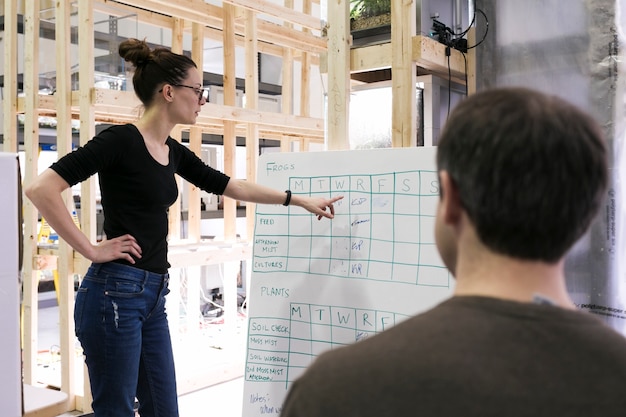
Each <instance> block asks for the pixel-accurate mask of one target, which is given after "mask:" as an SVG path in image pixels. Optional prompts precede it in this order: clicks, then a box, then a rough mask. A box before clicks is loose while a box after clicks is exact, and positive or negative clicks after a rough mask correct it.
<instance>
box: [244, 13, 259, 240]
mask: <svg viewBox="0 0 626 417" xmlns="http://www.w3.org/2000/svg"><path fill="white" fill-rule="evenodd" d="M245 16H246V48H245V57H246V58H245V60H246V108H247V109H250V110H256V109H257V108H258V107H259V59H258V56H259V49H258V39H257V36H256V34H257V27H256V23H257V18H256V13H255V12H254V11H253V10H250V9H246V11H245ZM258 160H259V126H258V125H257V124H256V123H248V124H247V129H246V180H247V181H251V182H256V172H257V165H258ZM254 215H255V204H253V203H246V237H247V238H248V239H249V240H251V239H252V237H253V236H254V220H255V217H254Z"/></svg>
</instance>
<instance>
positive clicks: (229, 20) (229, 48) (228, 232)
mask: <svg viewBox="0 0 626 417" xmlns="http://www.w3.org/2000/svg"><path fill="white" fill-rule="evenodd" d="M235 15H236V9H235V6H233V5H231V4H224V33H223V35H224V40H223V43H224V71H223V72H224V104H225V105H227V106H233V107H234V106H235V100H236V87H237V86H236V76H235ZM203 107H204V109H203V110H206V105H205V106H203ZM235 127H236V123H235V121H233V120H225V121H224V173H225V174H226V175H229V176H230V177H233V178H234V177H235V175H236V170H235V159H236V148H237V147H236V145H237V137H236V135H235ZM223 206H224V209H223V211H224V238H225V239H226V240H227V241H235V240H236V238H237V224H236V221H237V201H235V200H233V199H231V198H228V197H224V199H223Z"/></svg>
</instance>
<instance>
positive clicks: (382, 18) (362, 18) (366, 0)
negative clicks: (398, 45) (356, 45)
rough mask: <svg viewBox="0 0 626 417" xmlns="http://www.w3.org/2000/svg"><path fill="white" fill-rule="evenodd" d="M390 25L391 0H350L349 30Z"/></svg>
mask: <svg viewBox="0 0 626 417" xmlns="http://www.w3.org/2000/svg"><path fill="white" fill-rule="evenodd" d="M389 25H391V0H350V30H351V31H352V32H357V31H360V30H366V29H371V28H379V27H385V26H389Z"/></svg>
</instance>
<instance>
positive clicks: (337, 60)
mask: <svg viewBox="0 0 626 417" xmlns="http://www.w3.org/2000/svg"><path fill="white" fill-rule="evenodd" d="M348 3H349V2H347V1H343V2H342V1H339V2H334V1H331V2H329V3H328V106H327V108H328V109H327V114H326V120H327V121H328V149H329V150H340V149H349V148H350V142H349V140H348V117H349V101H350V71H349V68H350V44H351V43H352V36H351V35H350V25H349V22H350V19H349V16H350V14H349V11H348Z"/></svg>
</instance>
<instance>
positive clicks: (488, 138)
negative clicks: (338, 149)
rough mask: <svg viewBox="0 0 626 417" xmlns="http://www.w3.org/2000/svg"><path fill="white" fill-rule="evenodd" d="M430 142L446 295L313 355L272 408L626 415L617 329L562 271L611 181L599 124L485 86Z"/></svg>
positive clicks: (291, 411)
mask: <svg viewBox="0 0 626 417" xmlns="http://www.w3.org/2000/svg"><path fill="white" fill-rule="evenodd" d="M437 152H438V154H437V165H438V172H439V179H440V187H441V198H440V201H439V205H438V208H437V221H436V226H435V235H436V242H437V247H438V249H439V252H440V254H441V257H442V259H443V261H444V263H445V265H446V266H447V268H448V269H449V270H450V272H451V273H452V274H453V275H454V276H455V278H456V281H457V283H456V287H455V292H454V295H453V297H451V298H450V299H448V300H446V301H444V302H442V303H441V304H439V305H438V306H436V307H435V308H433V309H432V310H430V311H428V312H425V313H423V314H420V315H417V316H415V317H412V318H410V319H408V320H406V321H404V322H402V323H400V324H398V325H396V326H395V327H393V328H391V329H389V330H387V331H385V332H383V333H380V334H379V335H377V336H374V337H372V338H369V339H366V340H364V341H362V342H358V343H356V344H354V345H351V346H348V347H344V348H339V349H335V350H332V351H328V352H326V353H324V354H322V355H321V356H319V357H318V358H317V360H316V361H315V362H314V363H313V365H312V366H311V367H309V368H308V369H307V371H306V372H305V374H304V375H303V376H302V377H301V378H300V379H299V380H297V381H296V382H295V383H294V384H293V385H292V386H291V387H290V391H289V393H288V396H287V399H286V401H285V404H284V407H283V410H282V416H283V417H318V416H319V417H335V416H337V417H339V416H341V417H351V416H354V417H357V416H358V417H368V416H372V417H373V416H376V417H382V416H393V417H400V416H455V417H456V416H463V417H471V416H480V417H486V416H497V417H515V416H533V417H537V416H550V417H555V416H567V417H572V416H585V417H588V416H591V415H594V416H603V417H606V416H625V415H626V339H625V338H623V337H622V336H621V335H620V334H618V333H617V332H615V331H613V330H612V329H610V328H609V327H608V326H606V325H605V324H603V323H602V322H601V321H600V320H599V319H598V318H597V317H596V316H593V315H591V314H589V313H585V312H582V311H579V310H577V309H576V307H575V306H574V304H573V303H572V301H571V299H570V297H569V295H568V292H567V288H566V286H565V278H564V266H563V265H564V256H565V255H566V252H567V251H568V250H569V248H570V247H571V246H572V245H573V244H574V243H575V242H576V240H577V239H578V238H580V237H581V235H582V234H583V233H584V232H585V231H586V230H587V228H588V226H589V224H590V222H591V220H592V219H593V217H594V215H595V214H596V212H597V210H598V207H599V206H600V205H601V203H602V200H603V196H604V192H605V188H606V184H607V166H606V150H605V146H604V143H603V139H602V135H601V133H600V129H599V128H598V126H597V125H596V124H595V123H594V121H593V120H592V119H591V117H590V116H588V115H587V114H585V113H583V112H581V111H580V110H578V109H577V108H575V107H574V106H572V105H570V104H568V103H566V102H565V101H563V100H561V99H559V98H556V97H548V96H546V95H543V94H541V93H538V92H534V91H531V90H528V89H521V88H506V89H493V90H488V91H485V92H481V93H478V94H475V95H473V96H471V97H469V98H468V99H466V100H465V101H463V102H462V103H461V104H459V105H458V106H457V107H456V108H455V110H454V111H453V113H452V114H451V116H450V119H449V120H448V122H447V124H446V126H445V129H444V131H443V133H442V136H441V139H440V141H439V147H438V151H437Z"/></svg>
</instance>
